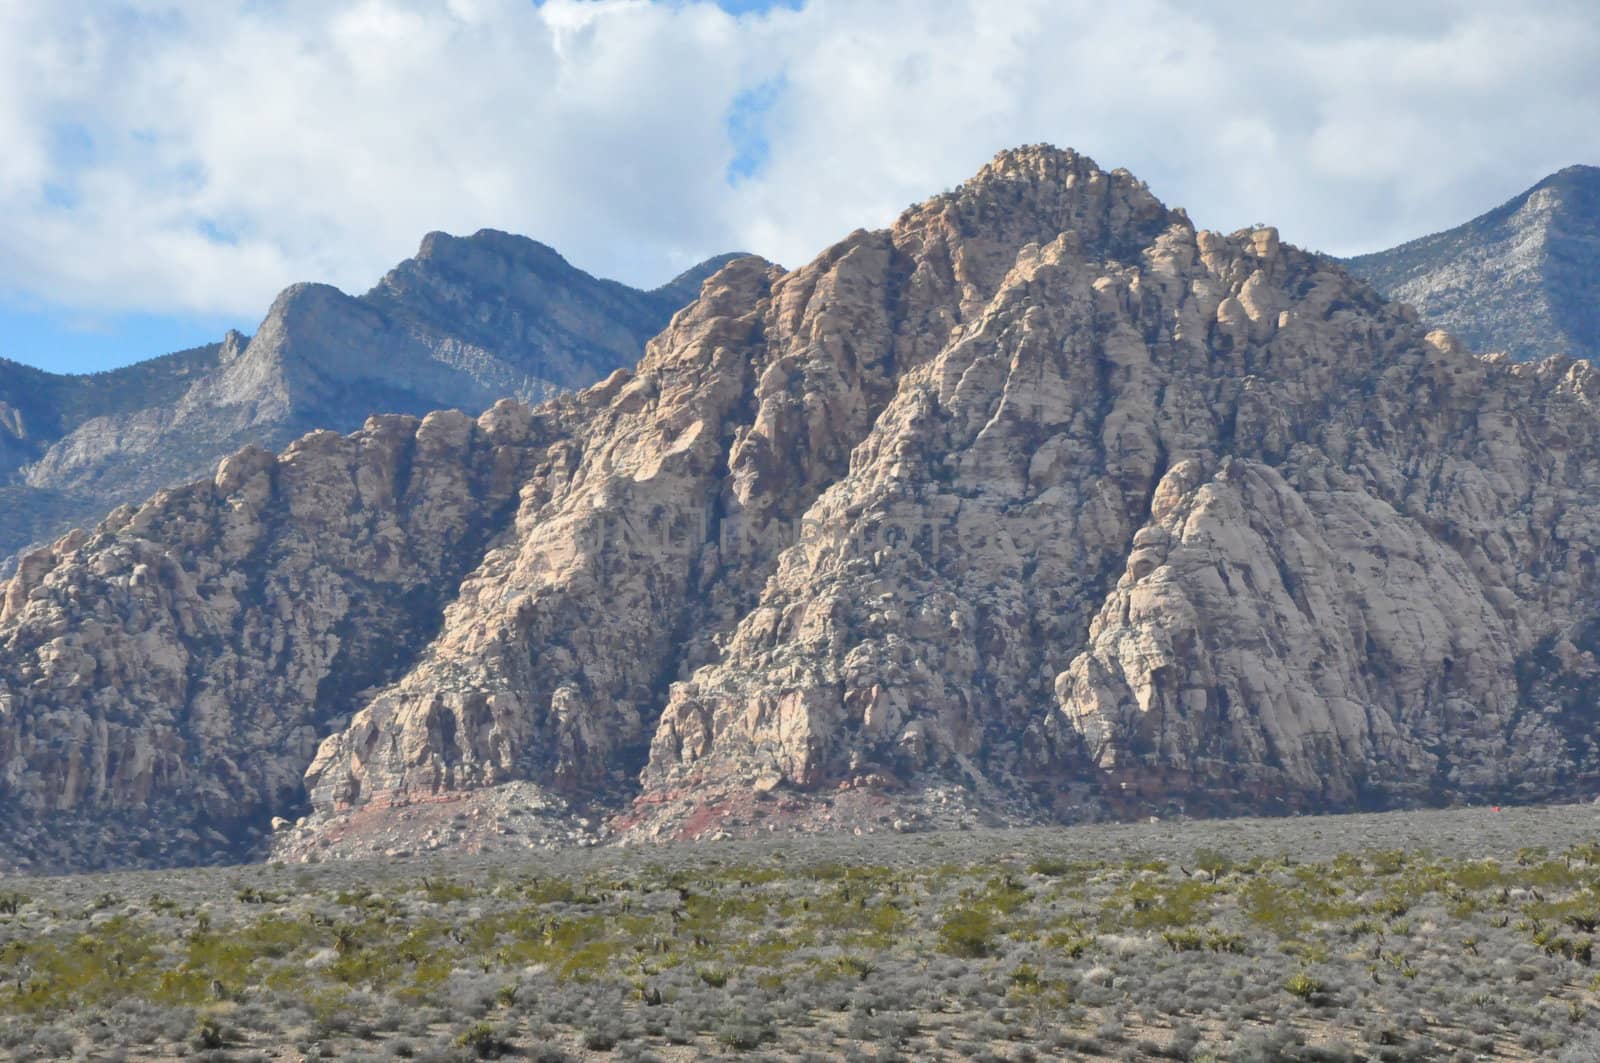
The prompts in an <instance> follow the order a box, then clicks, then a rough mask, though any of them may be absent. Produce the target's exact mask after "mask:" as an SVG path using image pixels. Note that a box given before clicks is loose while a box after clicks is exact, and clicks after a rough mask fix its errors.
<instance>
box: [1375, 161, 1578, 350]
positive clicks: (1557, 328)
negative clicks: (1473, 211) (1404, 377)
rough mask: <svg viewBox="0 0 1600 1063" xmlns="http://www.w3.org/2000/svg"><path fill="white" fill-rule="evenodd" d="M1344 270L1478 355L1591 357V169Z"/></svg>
mask: <svg viewBox="0 0 1600 1063" xmlns="http://www.w3.org/2000/svg"><path fill="white" fill-rule="evenodd" d="M1345 265H1346V266H1347V267H1348V268H1349V269H1350V271H1351V272H1352V273H1355V274H1356V275H1357V276H1359V277H1363V278H1365V279H1366V280H1368V281H1370V282H1371V283H1372V284H1373V285H1374V286H1375V287H1376V288H1377V289H1378V290H1379V291H1381V292H1383V293H1384V294H1385V295H1387V296H1389V297H1390V298H1393V299H1399V300H1403V301H1405V302H1407V303H1411V304H1412V305H1414V306H1415V307H1416V308H1417V309H1418V310H1419V311H1420V312H1421V314H1422V316H1423V317H1424V318H1425V319H1427V320H1428V321H1432V322H1434V323H1435V324H1437V325H1440V326H1442V327H1444V328H1447V329H1449V330H1450V331H1451V332H1452V333H1453V334H1455V335H1456V336H1458V337H1459V338H1460V339H1461V340H1462V342H1464V343H1466V344H1467V346H1469V347H1471V348H1472V349H1473V350H1477V351H1505V352H1507V353H1508V354H1510V355H1511V357H1512V358H1514V359H1517V360H1519V361H1527V360H1531V359H1538V358H1544V357H1547V356H1549V355H1551V354H1567V355H1570V356H1572V357H1574V358H1584V359H1588V360H1590V361H1593V360H1594V359H1596V358H1597V357H1600V281H1597V280H1596V278H1597V276H1600V167H1595V166H1569V167H1567V168H1566V169H1565V170H1562V171H1560V172H1559V173H1554V174H1551V175H1550V176H1549V177H1546V178H1545V179H1544V180H1543V181H1540V182H1539V183H1538V184H1536V185H1534V186H1533V187H1532V188H1530V189H1528V191H1526V192H1524V193H1522V194H1521V195H1520V196H1517V197H1515V198H1514V199H1511V200H1510V201H1508V202H1506V203H1503V204H1501V205H1500V206H1499V207H1496V208H1495V209H1494V210H1491V211H1490V212H1489V213H1487V214H1484V215H1482V216H1481V217H1478V218H1474V219H1473V220H1472V221H1469V222H1467V223H1466V224H1465V225H1460V226H1457V227H1456V228H1454V229H1450V230H1448V231H1446V232H1442V233H1435V234H1434V235H1432V236H1424V237H1422V238H1421V239H1418V240H1412V241H1410V242H1408V243H1404V244H1401V245H1400V246H1399V247H1394V248H1390V249H1389V250H1387V251H1378V252H1375V253H1373V254H1370V255H1361V256H1360V257H1358V258H1352V259H1350V260H1349V261H1348V262H1346V263H1345Z"/></svg>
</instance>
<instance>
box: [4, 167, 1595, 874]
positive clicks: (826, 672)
mask: <svg viewBox="0 0 1600 1063" xmlns="http://www.w3.org/2000/svg"><path fill="white" fill-rule="evenodd" d="M1595 394H1596V382H1595V378H1594V374H1593V371H1592V369H1591V368H1590V367H1589V366H1588V364H1587V363H1583V362H1575V361H1572V360H1570V359H1563V358H1552V359H1548V360H1545V361H1542V362H1538V363H1532V364H1516V363H1513V362H1511V361H1510V360H1508V359H1506V358H1503V357H1500V358H1494V357H1490V358H1482V357H1478V356H1476V355H1474V354H1473V353H1471V352H1470V351H1468V350H1467V349H1465V348H1464V347H1463V345H1462V344H1460V343H1458V342H1457V341H1456V340H1454V339H1452V338H1451V337H1450V336H1448V335H1446V334H1444V333H1442V332H1436V331H1431V330H1430V328H1429V326H1428V325H1426V324H1424V323H1422V322H1421V321H1420V320H1419V319H1418V317H1417V315H1416V314H1415V313H1414V312H1411V311H1409V310H1407V309H1405V308H1403V307H1400V306H1397V305H1392V304H1389V303H1387V302H1385V301H1384V300H1383V299H1382V298H1381V297H1380V296H1379V295H1378V294H1377V293H1376V292H1375V291H1373V290H1372V289H1371V288H1370V287H1368V286H1367V285H1366V284H1364V283H1363V282H1361V281H1358V280H1356V279H1354V278H1353V277H1351V276H1350V275H1349V274H1348V273H1346V272H1345V271H1344V270H1343V269H1341V268H1340V267H1339V266H1338V265H1337V264H1336V263H1333V262H1331V261H1330V260H1328V259H1326V258H1323V257H1319V256H1314V255H1310V254H1307V253H1305V252H1302V251H1299V250H1297V249H1295V248H1293V247H1290V246H1288V245H1285V244H1282V243H1281V242H1280V241H1279V239H1278V236H1277V234H1276V233H1275V232H1274V231H1273V230H1271V229H1256V230H1250V231H1243V232H1239V233H1234V234H1232V235H1228V236H1224V235H1220V234H1217V233H1210V232H1204V231H1197V230H1196V229H1195V228H1194V227H1193V225H1191V224H1190V222H1189V220H1188V218H1187V217H1186V216H1185V215H1184V214H1183V213H1182V212H1181V211H1175V210H1169V209H1168V208H1166V207H1164V206H1163V205H1162V204H1161V203H1160V202H1159V201H1157V200H1156V199H1155V197H1154V196H1153V195H1152V194H1151V193H1150V192H1149V190H1148V189H1146V188H1145V186H1144V185H1143V184H1142V183H1140V182H1139V181H1138V180H1136V179H1135V178H1134V177H1132V176H1131V175H1129V174H1127V173H1126V172H1123V171H1114V172H1110V173H1107V172H1104V171H1102V170H1100V169H1099V168H1098V167H1097V166H1096V165H1095V164H1094V163H1093V162H1092V161H1091V160H1089V159H1087V158H1084V157H1083V156H1080V155H1076V154H1074V153H1072V152H1068V151H1058V150H1056V149H1053V148H1047V147H1031V148H1024V149H1019V150H1017V151H1012V152H1006V153H1003V154H1002V155H1000V156H998V157H997V158H996V159H995V160H994V161H993V162H992V163H990V164H989V165H988V166H987V167H985V168H984V170H983V171H981V172H980V173H979V174H978V175H977V176H976V177H975V178H974V179H973V180H971V181H969V182H967V183H966V184H965V185H963V186H962V187H961V188H960V189H958V190H957V191H955V192H953V193H949V194H946V195H943V196H940V197H937V198H935V199H933V200H930V201H929V202H927V203H924V204H922V205H920V206H917V207H914V208H912V209H910V210H908V211H907V212H906V213H905V214H904V215H902V216H901V218H900V219H899V220H898V221H897V222H896V223H895V225H894V226H893V227H892V228H891V229H889V230H887V231H880V232H857V233H853V234H851V235H850V236H848V237H846V238H845V239H844V240H843V241H841V242H840V243H839V244H837V245H835V246H834V247H833V248H831V249H830V250H828V251H827V252H825V253H823V254H822V255H821V256H819V257H818V259H817V260H816V261H814V262H812V263H810V264H808V265H805V266H803V267H801V268H798V269H796V270H793V271H790V272H785V271H784V270H782V269H780V268H778V267H774V266H770V265H768V264H766V263H764V262H761V261H760V260H757V259H741V260H737V261H734V262H731V263H729V264H727V265H726V266H724V267H723V268H722V269H721V270H720V271H718V272H717V273H716V274H715V275H714V276H712V277H711V278H710V279H709V280H707V281H706V283H705V286H704V288H703V290H702V292H701V295H700V297H699V299H698V300H697V301H695V302H694V303H693V304H691V305H690V306H689V307H687V308H686V309H685V310H684V311H682V312H681V313H679V314H678V315H677V316H676V317H675V318H674V320H673V322H672V324H671V326H670V327H669V328H668V329H667V330H666V331H665V332H663V333H661V334H660V335H659V336H657V337H656V338H655V339H654V340H652V341H651V343H650V344H649V346H648V348H647V350H646V353H645V356H644V359H643V361H642V362H640V363H639V365H638V366H637V367H636V368H634V369H633V370H618V371H617V372H616V373H614V374H612V375H611V376H610V377H608V378H607V379H606V380H604V381H603V382H601V383H600V384H597V385H595V386H593V387H591V388H589V389H587V390H585V391H583V392H581V393H579V394H577V395H575V396H572V397H570V398H566V399H562V400H559V401H557V402H554V403H549V404H546V405H544V406H541V407H538V408H537V409H534V410H531V411H530V410H529V409H527V408H525V407H522V406H519V405H515V404H510V403H507V404H504V405H501V406H499V407H496V408H495V409H494V410H492V411H491V412H490V413H488V414H486V415H484V417H482V418H479V419H478V420H476V421H472V420H469V419H467V418H464V417H442V418H439V417H430V418H428V419H426V420H423V421H421V422H417V421H413V420H405V421H386V422H382V423H378V424H374V425H372V426H369V427H368V428H367V429H365V430H363V431H362V432H360V433H357V434H356V435H355V436H353V437H349V438H341V437H332V436H313V437H309V438H308V439H307V440H304V441H302V442H301V443H299V444H296V445H295V447H294V448H291V449H290V451H288V452H287V453H286V454H285V455H284V456H282V457H277V458H274V457H272V456H270V455H267V454H264V453H256V452H251V453H250V454H248V455H242V456H240V457H239V458H237V459H231V460H232V461H234V462H237V463H238V465H237V467H236V468H234V469H233V470H232V471H230V469H229V467H228V466H225V467H224V469H223V470H222V471H219V473H218V475H217V477H216V478H215V479H214V480H212V481H208V482H206V483H205V484H201V485H197V486H195V487H192V488H186V489H184V490H183V491H181V492H174V493H170V494H168V495H164V496H159V497H158V498H157V499H156V500H154V501H152V502H150V503H147V504H146V506H145V507H144V508H143V509H141V510H139V511H138V512H137V513H131V512H130V513H125V514H121V515H119V516H118V517H117V518H115V519H114V520H113V521H111V522H108V524H107V525H105V526H104V527H102V528H101V529H100V530H99V531H97V532H95V533H93V534H92V535H89V536H86V537H85V536H79V537H74V538H73V539H70V540H67V541H64V542H62V543H60V544H57V546H55V547H53V548H52V549H51V550H49V551H47V552H44V553H42V554H40V555H37V556H35V557H32V558H29V559H27V560H26V561H25V562H24V563H23V568H22V571H21V572H20V574H19V575H18V577H17V579H16V580H15V581H13V583H12V585H11V586H10V588H9V589H8V591H7V594H6V598H5V603H6V604H5V620H4V622H3V626H0V640H4V641H3V643H0V646H3V653H4V672H3V674H4V675H6V676H7V677H15V678H10V679H8V686H7V689H6V693H5V695H4V697H5V698H6V700H5V701H4V702H3V708H0V765H3V766H4V768H3V770H4V772H5V774H4V775H0V802H4V803H5V804H6V805H7V806H8V807H10V808H26V809H29V810H37V811H36V812H30V814H31V815H36V816H37V817H38V821H39V822H45V821H47V820H48V817H49V816H50V815H69V814H70V815H72V816H74V817H78V819H80V820H84V819H86V820H87V821H89V822H94V823H97V824H100V825H101V827H102V829H103V830H104V831H106V832H107V834H108V835H112V836H115V837H113V841H115V840H117V839H118V838H121V837H123V835H119V834H117V832H118V831H121V830H123V829H124V828H122V827H120V826H117V823H120V821H118V820H115V814H116V813H117V812H118V810H125V809H127V808H130V807H137V808H143V807H156V806H157V805H159V806H160V807H162V808H166V809H172V810H177V811H175V812H174V818H173V820H172V822H173V823H174V824H178V826H175V827H172V828H171V829H173V830H176V829H187V830H194V831H196V833H198V834H199V836H200V837H201V843H200V844H199V845H198V846H190V847H189V849H186V850H185V852H195V851H199V850H203V849H204V842H205V838H206V836H205V835H204V829H206V828H205V824H223V823H226V824H233V825H235V826H230V827H228V828H227V829H222V828H219V827H215V826H212V827H211V828H210V829H215V830H218V831H219V833H221V834H222V835H224V836H225V838H226V840H227V841H228V842H229V843H238V842H239V840H240V839H241V838H243V839H244V840H245V841H259V839H260V835H255V834H251V833H250V829H249V825H250V824H254V823H256V822H260V821H261V820H262V817H266V816H270V815H274V814H280V813H287V814H288V818H291V819H292V818H294V816H295V815H296V814H298V813H300V812H303V811H305V810H306V809H305V806H304V802H306V801H309V804H310V808H309V816H308V817H307V818H306V819H305V821H304V822H303V823H301V824H300V825H298V826H293V825H290V826H286V827H285V828H284V829H282V830H280V831H279V833H278V834H277V835H276V836H275V837H274V839H273V845H274V847H275V849H276V851H277V852H279V853H280V854H282V855H285V856H290V857H294V856H304V855H308V854H311V853H318V854H321V855H333V856H337V855H352V854H357V853H366V852H374V851H394V850H400V849H405V850H415V849H417V848H428V847H430V846H432V845H436V844H439V838H438V830H437V824H438V823H439V822H440V820H441V818H442V817H440V816H438V815H434V814H432V813H430V814H428V815H420V814H418V810H421V809H432V808H433V807H434V806H435V805H438V804H440V803H445V804H448V803H450V802H458V803H459V807H460V808H461V809H462V810H464V811H463V814H462V815H461V816H458V817H456V818H457V819H460V820H463V821H466V822H469V823H470V824H471V825H472V828H471V830H468V831H465V832H464V833H463V834H462V838H461V844H470V845H473V846H478V845H485V844H489V842H490V841H491V840H493V839H494V836H495V835H496V833H497V828H496V826H495V823H496V822H497V820H496V817H515V816H516V815H518V814H520V813H519V811H518V810H519V809H522V810H523V811H526V810H527V809H528V808H531V807H535V806H536V807H537V810H538V815H539V817H540V822H541V824H544V826H541V827H540V829H539V831H538V832H537V837H534V836H533V835H530V834H526V833H517V832H515V831H512V830H511V829H510V828H509V827H506V829H505V835H502V836H501V838H500V841H501V842H504V838H505V836H514V837H516V838H524V839H526V840H527V841H529V842H537V843H538V844H545V843H548V842H552V841H554V842H560V841H562V840H564V839H565V840H570V839H572V838H575V837H577V836H579V835H583V836H585V837H593V836H605V835H606V834H608V833H610V834H613V835H621V836H623V837H625V838H629V839H644V838H663V837H699V836H705V835H708V834H716V833H719V832H720V833H750V832H755V831H766V830H769V829H770V830H837V829H855V828H857V827H859V828H862V829H877V828H880V827H894V826H897V827H898V828H900V829H911V828H914V827H917V826H935V825H942V824H959V823H973V822H980V823H981V822H990V823H993V822H1001V823H1006V822H1010V823H1019V822H1038V821H1047V820H1053V819H1054V820H1063V819H1081V818H1099V817H1108V816H1132V815H1148V814H1160V815H1166V814H1170V813H1174V812H1185V813H1189V814H1228V813H1249V812H1282V811H1291V810H1306V811H1318V810H1332V809H1341V808H1352V807H1360V806H1379V805H1412V804H1426V803H1445V802H1450V801H1456V800H1474V799H1479V798H1488V797H1495V798H1505V799H1509V798H1516V799H1527V800H1532V799H1544V798H1556V797H1569V796H1576V795H1579V794H1584V793H1587V792H1588V790H1589V788H1590V787H1592V785H1593V780H1594V779H1595V777H1596V776H1595V772H1596V764H1595V753H1594V751H1593V749H1592V741H1591V736H1592V734H1593V730H1594V721H1595V710H1596V705H1595V694H1594V693H1593V691H1595V690H1596V689H1600V684H1597V682H1596V679H1597V673H1600V668H1597V665H1596V661H1595V658H1594V651H1595V649H1596V647H1597V645H1600V616H1597V614H1600V609H1597V607H1596V603H1597V601H1600V598H1597V595H1596V591H1597V589H1600V588H1597V586H1596V579H1597V577H1596V573H1595V547H1596V540H1597V539H1600V519H1597V518H1600V492H1596V491H1595V490H1594V489H1593V485H1594V484H1595V483H1597V482H1600V431H1597V427H1596V426H1597V420H1596V417H1595V410H1594V400H1595ZM385 440H387V441H389V442H384V441H385ZM391 454H392V456H385V455H391ZM258 465H259V466H260V471H256V472H251V471H249V470H253V469H255V468H256V466H258ZM296 469H300V470H301V471H300V472H298V473H296V472H295V471H294V470H296ZM313 470H315V472H313ZM391 470H392V471H391ZM263 477H264V479H260V478H263ZM252 485H253V486H252ZM308 492H309V493H308ZM141 514H143V516H141ZM380 558H381V560H380ZM138 565H144V566H145V568H144V569H143V570H142V571H143V574H142V575H139V576H138V577H136V576H135V570H136V567H137V566H138ZM139 580H143V581H144V582H138V581H139ZM274 581H276V582H274ZM295 596H299V597H298V598H297V597H295ZM291 603H292V604H291ZM91 619H92V621H93V622H92V623H90V621H91ZM112 750H114V751H115V752H114V753H113V752H111V751H112ZM141 765H145V766H146V767H140V766H141ZM302 773H303V775H304V778H303V782H302V779H301V775H302ZM196 794H204V795H205V802H204V815H205V817H206V818H205V820H204V823H202V822H201V820H200V819H199V818H197V817H198V813H194V812H193V809H194V808H196V807H198V802H197V799H196V798H195V795H196ZM185 810H187V811H185ZM467 810H470V814H468V812H467ZM186 816H187V817H188V818H187V819H186V818H185V817H186ZM560 816H566V817H568V818H567V820H566V822H568V823H569V824H570V825H571V830H570V831H567V832H566V833H563V831H562V830H561V829H559V824H558V825H557V827H555V828H551V827H550V826H549V825H550V823H551V822H553V820H554V819H559V817H560ZM505 822H507V823H509V822H510V819H507V820H506V821H505ZM424 823H426V824H430V825H432V826H429V827H428V830H429V832H430V833H429V836H428V837H419V836H417V834H418V831H419V830H420V829H421V828H420V827H419V826H418V825H419V824H424ZM240 824H243V825H244V826H238V825H240ZM145 829H146V830H147V831H149V830H155V831H157V832H158V833H159V832H160V831H161V830H166V829H168V828H167V827H150V826H149V825H148V824H147V825H146V827H145ZM140 837H147V835H140ZM29 844H33V843H29ZM506 844H517V842H509V843H506ZM13 848H14V849H15V848H17V846H13ZM37 851H38V850H37V849H34V850H28V852H37Z"/></svg>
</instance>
